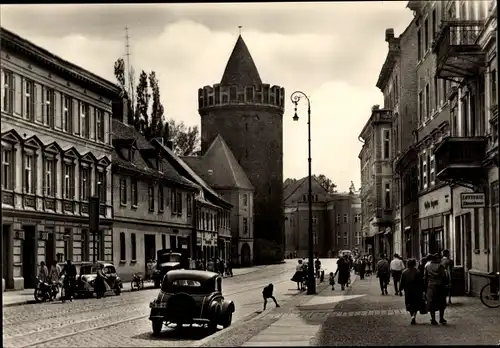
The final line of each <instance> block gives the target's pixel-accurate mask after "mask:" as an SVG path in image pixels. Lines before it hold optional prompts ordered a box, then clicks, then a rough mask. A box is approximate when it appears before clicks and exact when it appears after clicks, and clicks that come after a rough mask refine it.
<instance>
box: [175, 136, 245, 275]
mask: <svg viewBox="0 0 500 348" xmlns="http://www.w3.org/2000/svg"><path fill="white" fill-rule="evenodd" d="M182 159H183V160H184V161H185V162H186V163H187V164H188V165H189V166H190V167H191V168H192V169H193V170H194V171H195V172H196V174H198V175H199V176H200V177H201V178H202V179H203V180H204V181H205V182H206V183H207V184H208V185H210V187H212V188H213V189H214V190H215V191H216V192H217V193H218V194H219V195H220V196H221V197H223V198H224V199H225V200H227V201H228V202H230V203H231V204H232V205H233V209H232V210H231V218H230V220H231V229H230V230H222V231H220V232H219V235H218V238H219V241H218V248H219V257H220V258H223V259H224V260H229V259H231V260H232V262H233V264H234V265H241V266H249V265H251V264H252V259H253V246H254V245H253V191H254V189H253V186H252V184H251V183H250V180H248V177H247V175H246V174H245V172H244V171H243V168H241V166H240V165H239V164H238V161H237V160H236V158H235V157H234V155H233V153H232V152H231V149H229V146H228V145H227V144H226V142H225V141H224V139H223V138H222V136H220V135H218V136H217V137H216V138H215V139H214V141H213V142H212V144H211V145H210V146H209V148H208V150H207V152H206V153H205V154H204V155H203V156H186V157H182ZM230 232H231V233H232V235H231V233H230Z"/></svg>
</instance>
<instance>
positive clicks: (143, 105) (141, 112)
mask: <svg viewBox="0 0 500 348" xmlns="http://www.w3.org/2000/svg"><path fill="white" fill-rule="evenodd" d="M136 95H137V101H136V106H135V117H134V126H135V128H136V129H137V130H139V131H141V132H142V133H143V135H144V136H145V137H146V138H148V135H149V117H148V108H149V99H150V97H151V95H150V94H149V88H148V75H147V74H146V72H145V71H144V70H142V71H141V75H139V83H138V84H137V88H136Z"/></svg>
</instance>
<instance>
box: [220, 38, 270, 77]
mask: <svg viewBox="0 0 500 348" xmlns="http://www.w3.org/2000/svg"><path fill="white" fill-rule="evenodd" d="M220 84H221V85H224V86H227V85H261V84H262V80H261V79H260V76H259V72H258V71H257V67H256V66H255V63H254V62H253V59H252V56H251V55H250V51H249V50H248V47H247V45H246V44H245V41H243V38H242V37H241V35H239V36H238V40H237V41H236V44H235V45H234V48H233V52H232V53H231V56H230V57H229V60H228V62H227V65H226V70H224V75H222V80H221V82H220Z"/></svg>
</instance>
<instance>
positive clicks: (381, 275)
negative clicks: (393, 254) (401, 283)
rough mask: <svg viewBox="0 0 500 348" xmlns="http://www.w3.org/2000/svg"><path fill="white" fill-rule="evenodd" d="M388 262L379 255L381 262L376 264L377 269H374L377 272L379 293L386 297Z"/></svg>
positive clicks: (383, 256)
mask: <svg viewBox="0 0 500 348" xmlns="http://www.w3.org/2000/svg"><path fill="white" fill-rule="evenodd" d="M389 268H390V265H389V261H388V260H387V258H386V257H385V255H384V254H382V255H381V260H380V261H379V262H377V267H376V272H377V277H378V281H379V284H380V291H381V292H382V295H388V292H387V284H389V277H390V275H389Z"/></svg>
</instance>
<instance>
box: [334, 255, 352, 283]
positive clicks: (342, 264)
mask: <svg viewBox="0 0 500 348" xmlns="http://www.w3.org/2000/svg"><path fill="white" fill-rule="evenodd" d="M350 273H351V270H350V266H349V258H348V256H347V255H344V256H343V257H341V258H340V259H338V260H337V270H336V271H335V274H334V276H336V275H337V274H338V275H339V276H338V278H337V281H338V283H339V284H340V290H344V289H345V287H346V285H347V283H348V281H349V276H350Z"/></svg>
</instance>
